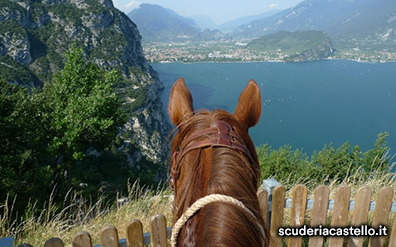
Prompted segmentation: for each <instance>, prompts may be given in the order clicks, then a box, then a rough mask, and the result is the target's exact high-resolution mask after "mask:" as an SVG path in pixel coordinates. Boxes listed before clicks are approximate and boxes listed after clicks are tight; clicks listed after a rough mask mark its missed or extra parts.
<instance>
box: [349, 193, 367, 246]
mask: <svg viewBox="0 0 396 247" xmlns="http://www.w3.org/2000/svg"><path fill="white" fill-rule="evenodd" d="M370 202H371V190H370V188H369V187H368V186H364V187H361V188H359V189H358V191H357V192H356V196H355V208H354V209H353V215H352V222H351V225H352V226H354V227H359V226H361V225H363V224H367V221H368V218H367V217H368V212H369V209H370ZM363 241H364V237H356V236H351V237H350V238H349V246H350V247H361V246H363Z"/></svg>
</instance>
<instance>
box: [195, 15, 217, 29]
mask: <svg viewBox="0 0 396 247" xmlns="http://www.w3.org/2000/svg"><path fill="white" fill-rule="evenodd" d="M190 18H191V19H193V20H194V21H195V23H196V24H197V25H198V26H199V27H200V28H201V29H218V27H219V25H217V24H216V22H215V21H214V20H213V19H212V18H210V17H209V16H205V15H195V16H190Z"/></svg>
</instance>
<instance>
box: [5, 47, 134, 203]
mask: <svg viewBox="0 0 396 247" xmlns="http://www.w3.org/2000/svg"><path fill="white" fill-rule="evenodd" d="M66 59H67V62H66V64H65V67H64V69H63V70H62V71H60V72H59V73H57V74H56V76H55V79H54V80H53V82H52V83H46V84H44V87H43V88H42V89H31V90H30V92H29V91H28V90H27V89H26V88H23V87H20V86H16V85H10V84H8V83H7V82H5V81H4V80H0V164H1V166H0V191H2V192H3V193H1V196H0V198H1V200H5V198H6V197H8V196H10V197H15V196H17V197H18V200H17V202H16V205H15V208H16V209H17V210H21V209H22V208H24V207H25V206H26V203H27V202H28V201H29V200H32V201H33V202H35V201H37V202H38V209H39V208H41V206H42V205H44V202H45V200H46V199H47V198H48V195H49V194H51V190H53V191H52V193H53V196H54V201H55V202H58V201H59V199H60V198H63V197H64V196H65V194H66V193H67V191H68V190H69V189H71V188H74V189H77V190H79V191H83V192H84V191H85V192H87V193H88V192H92V191H95V190H92V189H93V188H81V187H80V186H79V185H80V183H82V182H84V183H87V182H88V183H89V184H90V185H91V186H94V187H95V188H96V189H98V187H99V186H101V185H100V182H101V181H103V180H107V181H110V182H111V183H113V184H112V185H113V186H119V185H121V184H122V183H121V184H120V183H119V182H120V181H118V180H119V179H121V180H122V179H125V180H126V179H127V178H128V175H129V173H128V172H125V168H123V167H121V166H120V167H117V166H118V165H119V164H120V163H121V162H119V163H114V161H108V162H109V163H112V164H113V167H112V169H114V168H117V169H115V171H113V172H109V173H108V174H107V172H108V171H107V170H106V169H104V167H102V166H104V165H106V164H109V163H106V162H104V161H102V162H101V164H99V163H100V162H97V163H92V161H90V160H92V157H88V156H89V155H87V154H88V152H87V150H89V149H98V150H103V152H104V153H106V152H111V149H110V148H111V145H112V144H113V143H114V142H115V140H116V135H117V133H118V130H117V128H118V126H120V125H121V123H122V122H123V120H124V119H123V118H124V117H123V115H122V113H121V110H120V106H121V104H120V99H119V98H118V96H117V95H116V92H115V89H114V84H116V82H117V80H118V73H117V72H116V71H110V72H107V73H105V72H104V71H102V70H101V69H99V67H98V66H97V65H95V64H93V63H91V62H88V61H86V60H85V59H84V58H83V51H82V49H81V48H75V47H74V48H72V50H71V51H70V52H69V53H67V55H66ZM105 157H106V155H104V158H105ZM113 159H114V158H113ZM104 160H105V159H104ZM118 172H120V173H118ZM123 174H125V175H123ZM106 176H107V179H106ZM109 176H110V177H109ZM112 176H114V178H113V177H112ZM117 176H119V178H117ZM124 185H125V182H124V183H123V184H122V185H121V186H124ZM109 186H110V184H109ZM5 192H6V193H5ZM88 194H89V193H88ZM92 196H95V195H92Z"/></svg>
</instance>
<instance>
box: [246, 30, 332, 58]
mask: <svg viewBox="0 0 396 247" xmlns="http://www.w3.org/2000/svg"><path fill="white" fill-rule="evenodd" d="M246 47H247V48H248V49H250V50H255V51H260V52H267V53H270V54H278V56H279V57H282V58H283V60H284V61H291V62H300V61H313V60H320V59H323V58H327V57H328V56H330V55H331V54H332V53H333V51H334V48H333V46H332V42H331V39H330V38H329V36H328V35H327V34H326V33H324V32H321V31H297V32H286V31H280V32H277V33H274V34H269V35H265V36H263V37H261V38H258V39H254V40H253V41H251V42H250V43H248V44H247V46H246Z"/></svg>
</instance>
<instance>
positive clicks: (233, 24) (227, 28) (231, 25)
mask: <svg viewBox="0 0 396 247" xmlns="http://www.w3.org/2000/svg"><path fill="white" fill-rule="evenodd" d="M280 11H281V10H270V11H268V12H265V13H262V14H259V15H251V16H243V17H239V18H237V19H235V20H231V21H227V22H225V23H223V24H221V25H220V26H219V27H218V29H219V30H220V31H222V32H233V31H234V30H235V29H237V28H238V27H240V26H242V25H246V24H248V23H250V22H252V21H255V20H260V19H263V18H267V17H270V16H273V15H275V14H277V13H279V12H280Z"/></svg>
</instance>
